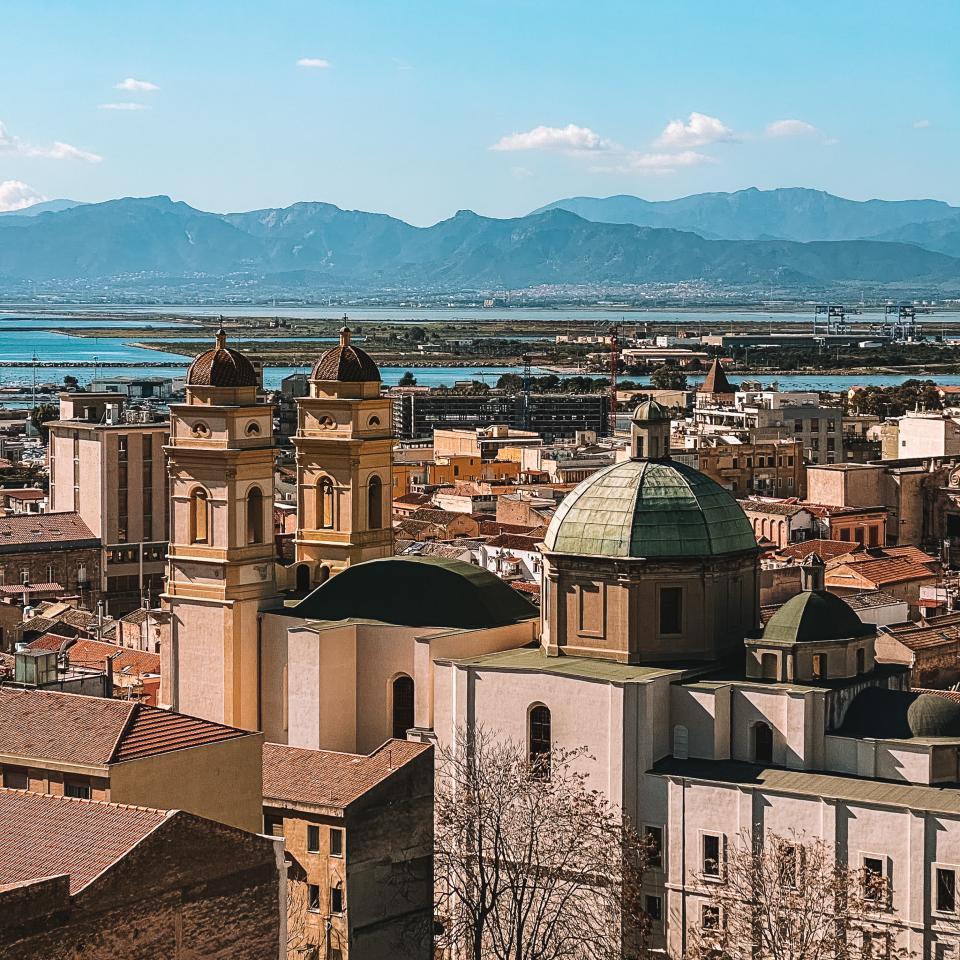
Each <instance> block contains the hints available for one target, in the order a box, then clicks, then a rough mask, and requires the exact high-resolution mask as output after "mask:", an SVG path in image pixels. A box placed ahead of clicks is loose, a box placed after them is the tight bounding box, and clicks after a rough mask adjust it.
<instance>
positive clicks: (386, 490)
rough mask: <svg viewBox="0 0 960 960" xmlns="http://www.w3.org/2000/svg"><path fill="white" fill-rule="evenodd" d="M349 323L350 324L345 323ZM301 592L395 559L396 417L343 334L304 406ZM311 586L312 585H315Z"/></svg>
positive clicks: (314, 375)
mask: <svg viewBox="0 0 960 960" xmlns="http://www.w3.org/2000/svg"><path fill="white" fill-rule="evenodd" d="M344 319H346V318H344ZM297 407H298V412H297V433H296V435H295V436H294V438H293V445H294V447H295V448H296V451H297V496H298V503H297V516H298V529H297V539H296V556H297V586H298V588H301V589H303V588H306V587H310V586H314V585H316V584H319V583H322V582H323V581H324V580H326V579H327V578H328V577H329V576H331V575H332V574H335V573H339V572H340V571H341V570H343V569H344V568H345V567H348V566H350V565H351V564H354V563H361V562H363V561H364V560H375V559H378V558H381V557H390V556H393V526H392V523H391V515H390V514H391V511H390V504H391V496H392V494H391V472H392V468H393V415H392V405H391V401H390V398H389V397H383V396H381V395H380V370H379V369H378V367H377V365H376V363H374V361H373V359H372V358H371V357H370V356H369V354H367V353H366V352H365V351H363V350H361V349H360V348H359V347H355V346H354V345H353V344H352V343H351V342H350V330H349V329H348V328H347V327H344V328H343V329H342V330H341V331H340V343H339V344H337V346H335V347H333V348H332V349H331V350H328V351H327V352H326V353H325V354H324V355H323V356H322V357H321V358H320V359H319V360H318V361H317V362H316V363H315V364H314V366H313V371H312V372H311V374H310V392H309V394H308V396H306V397H302V398H300V399H299V400H298V401H297ZM308 580H309V582H307V581H308Z"/></svg>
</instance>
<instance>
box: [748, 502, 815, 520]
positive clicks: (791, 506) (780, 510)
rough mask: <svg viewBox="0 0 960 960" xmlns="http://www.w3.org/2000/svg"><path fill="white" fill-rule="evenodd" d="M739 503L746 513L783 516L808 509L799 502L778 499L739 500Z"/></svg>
mask: <svg viewBox="0 0 960 960" xmlns="http://www.w3.org/2000/svg"><path fill="white" fill-rule="evenodd" d="M737 503H739V504H740V506H741V507H742V508H743V511H744V512H745V513H769V514H776V515H777V516H782V517H794V516H796V515H797V514H798V513H800V511H801V510H805V509H806V507H804V506H803V505H802V504H799V503H781V502H779V501H777V500H771V501H764V500H738V501H737Z"/></svg>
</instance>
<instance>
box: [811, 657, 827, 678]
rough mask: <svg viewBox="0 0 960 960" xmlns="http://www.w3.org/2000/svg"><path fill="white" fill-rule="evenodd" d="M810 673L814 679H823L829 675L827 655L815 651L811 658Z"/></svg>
mask: <svg viewBox="0 0 960 960" xmlns="http://www.w3.org/2000/svg"><path fill="white" fill-rule="evenodd" d="M810 675H811V676H812V677H813V679H814V680H822V679H823V678H824V677H825V676H826V675H827V655H826V654H825V653H815V654H814V655H813V656H812V657H811V658H810Z"/></svg>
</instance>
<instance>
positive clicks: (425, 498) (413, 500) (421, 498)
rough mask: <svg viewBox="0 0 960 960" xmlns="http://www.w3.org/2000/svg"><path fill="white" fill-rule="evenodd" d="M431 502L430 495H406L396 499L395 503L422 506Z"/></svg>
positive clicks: (394, 499)
mask: <svg viewBox="0 0 960 960" xmlns="http://www.w3.org/2000/svg"><path fill="white" fill-rule="evenodd" d="M430 500H431V497H430V494H429V493H404V494H402V495H401V496H399V497H394V498H393V502H394V503H410V504H422V503H429V502H430Z"/></svg>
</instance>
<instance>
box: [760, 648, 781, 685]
mask: <svg viewBox="0 0 960 960" xmlns="http://www.w3.org/2000/svg"><path fill="white" fill-rule="evenodd" d="M760 664H761V673H762V674H763V679H764V680H777V679H779V670H778V664H777V655H776V654H775V653H764V654H762V655H761V657H760Z"/></svg>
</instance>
